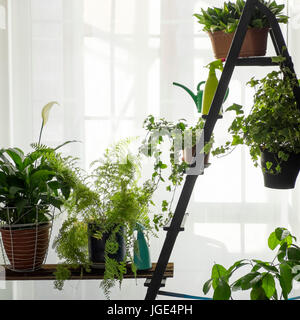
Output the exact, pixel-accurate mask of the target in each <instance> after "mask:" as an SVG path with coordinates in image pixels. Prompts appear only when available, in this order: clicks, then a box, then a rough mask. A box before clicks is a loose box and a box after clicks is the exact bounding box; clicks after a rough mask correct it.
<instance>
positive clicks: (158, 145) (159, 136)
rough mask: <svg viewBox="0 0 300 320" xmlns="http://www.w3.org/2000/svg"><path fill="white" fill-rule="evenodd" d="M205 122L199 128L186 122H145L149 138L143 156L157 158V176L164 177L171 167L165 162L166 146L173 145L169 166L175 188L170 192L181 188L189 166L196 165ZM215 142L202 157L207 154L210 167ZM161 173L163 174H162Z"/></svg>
mask: <svg viewBox="0 0 300 320" xmlns="http://www.w3.org/2000/svg"><path fill="white" fill-rule="evenodd" d="M204 125H205V120H203V119H202V117H200V118H199V119H198V121H197V123H196V124H195V126H189V125H188V124H187V122H186V120H185V119H180V120H178V121H177V122H172V121H168V120H166V119H164V118H162V119H155V118H154V117H153V116H152V115H149V116H148V117H147V118H146V119H145V121H144V129H146V130H147V135H146V138H145V139H144V141H143V143H142V146H141V148H140V150H141V152H142V153H143V154H144V155H146V156H150V157H152V156H153V157H154V158H155V166H154V176H155V177H157V176H159V177H160V176H161V175H162V170H163V169H166V168H167V167H168V165H167V164H165V163H164V162H163V160H162V154H163V149H162V144H163V142H164V141H169V146H170V148H169V162H170V167H171V174H170V176H169V177H168V179H169V181H170V182H171V185H170V186H168V190H169V191H171V190H172V189H173V188H172V187H173V186H174V187H177V186H179V185H180V184H181V183H182V181H183V176H184V174H185V172H186V169H187V167H188V166H189V165H191V164H192V162H193V161H194V158H195V156H196V145H197V143H199V139H200V137H201V134H202V132H203V129H204ZM213 142H214V140H213V138H212V139H211V141H210V142H209V143H207V144H206V145H205V146H203V149H202V150H199V152H200V153H203V154H204V164H205V165H209V153H210V150H211V148H212V145H213ZM158 169H159V170H158ZM162 181H163V182H164V181H165V180H164V179H163V180H162Z"/></svg>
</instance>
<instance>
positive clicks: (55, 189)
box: [0, 102, 77, 271]
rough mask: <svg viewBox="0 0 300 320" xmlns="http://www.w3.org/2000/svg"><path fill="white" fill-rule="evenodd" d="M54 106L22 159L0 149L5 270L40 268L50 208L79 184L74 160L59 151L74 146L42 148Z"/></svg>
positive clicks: (15, 150)
mask: <svg viewBox="0 0 300 320" xmlns="http://www.w3.org/2000/svg"><path fill="white" fill-rule="evenodd" d="M56 104H57V103H56V102H50V103H49V104H47V105H46V106H45V107H44V108H43V110H42V126H41V130H40V135H39V142H38V143H33V144H31V147H32V148H33V151H31V152H29V153H28V154H25V153H24V151H23V150H22V149H20V148H17V147H15V148H6V149H1V150H0V223H1V227H0V231H1V234H2V242H3V247H4V249H5V252H6V254H7V258H8V261H9V263H8V264H9V265H8V267H9V268H11V269H13V270H17V271H23V270H28V271H34V270H36V269H38V268H40V267H41V265H42V263H43V261H44V258H45V255H46V252H47V250H48V244H49V234H50V231H51V228H52V221H53V217H54V209H57V210H59V211H60V210H61V209H62V206H63V204H64V202H65V201H66V200H67V199H68V198H69V197H70V195H71V194H72V192H73V191H74V188H75V187H76V183H77V182H76V179H77V177H76V173H75V172H74V171H73V168H72V160H71V159H70V158H66V157H63V156H62V155H61V153H59V152H58V150H59V149H60V148H61V147H63V146H65V145H66V144H69V143H71V142H72V141H67V142H65V143H63V144H61V145H60V146H58V147H56V148H50V147H48V146H46V145H42V144H41V138H42V132H43V129H44V127H45V125H46V124H47V121H48V118H49V112H50V110H51V109H52V107H53V106H54V105H56ZM26 234H27V235H28V234H30V235H31V238H32V244H31V245H30V244H29V243H28V244H27V246H28V247H24V239H25V238H24V237H26ZM20 243H21V244H22V243H23V244H22V245H21V244H20ZM12 248H13V250H12Z"/></svg>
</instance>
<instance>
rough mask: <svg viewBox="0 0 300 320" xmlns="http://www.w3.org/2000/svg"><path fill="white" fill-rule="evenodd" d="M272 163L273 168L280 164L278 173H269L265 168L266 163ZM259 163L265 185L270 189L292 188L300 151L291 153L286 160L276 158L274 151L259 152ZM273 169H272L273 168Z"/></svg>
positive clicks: (297, 171) (297, 168) (296, 173)
mask: <svg viewBox="0 0 300 320" xmlns="http://www.w3.org/2000/svg"><path fill="white" fill-rule="evenodd" d="M268 162H271V163H273V167H272V168H275V167H276V166H277V164H278V163H279V164H280V167H281V172H280V173H274V174H272V173H270V172H268V169H267V165H266V164H267V163H268ZM261 165H262V168H263V169H265V170H263V175H264V182H265V187H267V188H271V189H294V188H295V185H296V181H297V177H298V174H299V170H300V153H298V154H295V153H291V154H290V156H289V158H288V160H287V161H282V160H280V159H278V157H277V154H276V153H272V152H268V151H266V150H264V151H262V152H261ZM273 170H274V169H273Z"/></svg>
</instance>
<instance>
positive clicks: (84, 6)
mask: <svg viewBox="0 0 300 320" xmlns="http://www.w3.org/2000/svg"><path fill="white" fill-rule="evenodd" d="M4 2H5V1H4V0H0V5H1V4H2V3H4ZM223 2H224V1H219V0H215V1H208V0H186V1H182V0H101V1H99V0H51V1H49V0H22V1H20V0H11V13H10V15H11V25H10V28H11V47H12V50H11V57H10V59H11V84H12V86H11V89H10V90H11V92H12V95H11V96H12V97H11V105H10V114H12V115H13V117H12V119H11V121H10V123H11V124H12V126H11V127H12V128H11V132H12V133H13V135H12V139H11V141H12V142H13V144H14V145H17V146H20V147H23V148H25V149H26V148H28V146H29V143H30V142H32V141H35V140H36V139H37V136H38V130H39V127H40V120H41V119H40V111H41V108H42V106H43V105H44V104H46V103H47V102H48V101H50V100H55V101H58V102H59V103H60V105H61V106H59V107H58V106H57V107H55V109H53V111H52V113H51V118H50V120H49V123H48V124H47V130H46V131H45V135H44V141H43V142H45V143H48V144H51V145H52V144H54V145H55V144H58V143H61V142H63V141H65V140H70V139H72V140H73V139H77V140H80V141H82V142H83V143H79V144H73V145H71V146H70V148H69V149H66V150H65V151H66V152H69V153H71V154H73V155H77V156H80V157H81V158H82V159H83V160H82V163H81V165H82V166H83V167H84V168H86V169H87V168H88V165H89V163H90V162H91V161H92V160H95V159H96V158H97V157H99V156H100V155H101V154H102V152H103V150H104V149H105V147H107V146H108V144H109V143H111V142H113V141H116V140H118V139H120V138H123V137H126V136H135V135H143V130H142V124H143V119H144V118H145V117H146V116H147V115H148V114H154V115H155V116H162V117H166V118H167V119H168V120H177V119H180V118H185V119H187V120H188V121H189V123H195V122H196V121H197V116H198V114H197V113H196V108H195V106H194V105H193V101H192V100H191V98H190V97H189V96H188V95H187V94H186V93H185V92H184V91H181V89H180V88H176V87H174V86H173V85H172V83H173V82H174V81H175V82H180V83H182V84H185V85H186V86H188V87H190V88H192V89H193V90H195V89H196V86H197V84H198V83H199V82H200V81H205V80H206V78H207V75H208V70H207V69H206V68H205V66H206V65H207V64H208V63H209V62H211V61H212V60H213V59H214V57H213V54H212V50H211V45H210V42H209V39H208V37H207V35H206V34H205V33H203V32H200V29H201V26H200V25H199V24H197V22H196V21H195V19H194V18H193V17H192V15H193V14H194V13H195V12H197V11H199V10H200V8H201V7H203V8H206V7H208V6H212V5H213V6H216V5H221V4H222V3H223ZM277 3H285V4H288V2H287V1H277ZM289 8H290V10H289V13H290V17H291V22H290V25H289V28H288V30H286V28H285V27H283V31H284V34H285V36H287V35H288V39H289V49H290V53H291V55H292V57H293V61H294V63H295V67H296V70H297V71H298V74H299V72H300V71H299V70H300V69H299V64H300V61H299V50H300V48H299V41H298V40H297V39H298V34H299V27H300V18H299V17H300V7H299V4H298V0H294V1H291V0H290V1H289ZM0 25H1V21H0ZM2 36H3V34H2V31H1V29H0V41H1V43H2V41H5V40H3V39H4V38H3V37H2ZM269 40H270V39H269ZM273 53H274V50H273V48H272V46H271V41H269V48H268V54H269V55H272V54H273ZM1 54H3V52H2V53H1ZM4 54H5V53H4ZM0 60H1V62H0V63H2V59H0ZM4 61H5V60H4ZM3 65H4V66H5V63H4V64H3ZM271 70H272V69H271V68H267V69H264V68H255V69H254V68H252V69H251V68H244V69H243V70H242V71H236V72H235V73H234V76H233V79H232V81H231V83H230V96H229V99H228V101H227V102H226V105H225V108H226V107H227V106H229V105H230V103H233V102H235V103H241V104H244V105H245V107H246V109H247V108H249V107H250V106H251V102H252V99H253V91H251V90H250V89H249V88H247V87H246V82H247V81H248V80H249V79H250V78H251V77H252V76H256V77H258V78H259V77H261V76H263V75H265V74H266V73H267V72H269V71H271ZM1 81H2V80H1ZM0 90H1V88H0ZM0 97H1V99H4V100H2V102H3V103H5V99H6V98H5V95H4V96H2V95H0ZM7 99H8V98H7ZM1 112H3V117H1V120H0V121H2V122H3V123H5V120H3V119H6V118H7V117H8V114H7V112H8V111H7V110H4V109H3V110H2V109H1ZM231 121H232V115H230V114H228V115H226V116H225V117H224V119H223V120H221V121H218V123H217V126H216V131H215V137H216V144H221V143H222V142H224V141H225V139H226V132H227V128H228V126H229V124H230V122H231ZM0 130H3V128H2V127H1V126H0ZM0 138H2V137H1V135H0ZM1 143H2V144H6V143H9V139H8V140H7V139H4V140H1ZM149 173H150V172H149V170H146V169H145V171H144V174H145V175H146V174H149ZM165 196H166V194H164V193H162V194H159V195H158V196H156V198H155V201H157V202H160V201H161V200H162V199H163V197H165ZM299 196H300V186H299V181H298V183H297V187H296V189H295V190H291V191H275V190H268V189H266V188H264V187H263V181H262V175H261V173H260V171H259V169H256V168H254V167H253V165H252V163H251V161H250V159H249V155H248V150H247V149H245V148H241V149H239V150H236V151H235V152H234V153H232V154H231V155H230V156H228V157H225V158H220V159H219V158H212V166H211V167H210V168H209V169H208V170H206V173H205V175H204V176H201V177H199V181H198V182H197V185H196V188H195V191H194V194H193V197H192V201H191V203H190V205H189V208H188V212H190V217H189V219H188V221H187V226H186V232H184V233H183V234H182V235H181V236H180V237H179V239H178V242H177V243H176V245H175V249H174V252H173V254H172V258H171V260H172V261H173V262H174V263H175V268H176V272H175V277H174V279H170V280H168V282H167V285H168V287H167V288H168V290H169V291H172V290H173V291H179V292H186V293H188V294H192V295H201V294H202V292H201V288H202V285H203V283H204V282H205V281H206V280H207V279H208V278H209V277H210V270H211V267H212V265H213V263H214V262H218V263H221V264H223V265H225V266H229V265H231V263H232V262H234V261H235V260H238V259H242V258H252V257H254V258H258V259H269V258H270V259H271V256H272V253H270V251H269V250H268V248H267V237H268V235H269V233H270V232H272V231H273V230H274V228H276V227H279V226H282V227H287V228H289V229H290V230H291V231H292V232H293V233H294V234H295V235H296V236H298V238H300V237H299V235H300V223H299V222H300V221H299V216H300V200H299V198H300V197H299ZM59 223H60V222H59V221H58V223H57V227H56V228H58V227H59ZM54 232H55V231H54ZM163 240H164V233H161V234H160V235H159V238H158V239H152V240H151V254H152V260H153V261H155V260H157V258H158V255H159V252H160V249H161V245H162V243H163ZM186 248H189V250H188V251H187V249H186ZM48 260H49V261H48V262H50V263H55V262H56V261H57V257H56V255H55V252H53V250H51V251H50V253H49V259H48ZM122 288H123V289H122V291H119V289H118V288H116V289H115V290H114V291H113V293H112V299H143V297H144V295H145V293H146V289H145V288H144V287H143V281H142V280H138V282H137V285H136V283H135V281H124V283H123V286H122ZM298 289H299V288H297V287H296V290H295V295H297V293H298V295H299V290H298ZM125 292H126V294H125ZM29 293H30V294H29ZM28 294H29V295H28ZM14 297H15V298H16V299H25V298H26V297H33V298H34V297H39V298H42V299H56V298H59V299H75V298H78V299H102V298H103V294H102V293H101V291H100V290H99V288H98V284H97V283H94V282H85V281H83V282H68V283H67V284H66V289H65V291H64V292H57V291H55V290H54V289H53V286H52V284H51V282H49V283H44V282H43V283H34V284H33V283H31V284H24V283H19V284H18V286H17V287H16V288H15V296H14ZM238 297H241V298H243V297H244V295H243V294H241V295H240V296H238Z"/></svg>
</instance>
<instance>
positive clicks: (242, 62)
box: [235, 57, 278, 67]
mask: <svg viewBox="0 0 300 320" xmlns="http://www.w3.org/2000/svg"><path fill="white" fill-rule="evenodd" d="M235 65H236V66H241V67H244V66H261V67H264V66H278V63H276V62H273V61H272V57H253V58H239V59H237V62H236V63H235Z"/></svg>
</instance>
